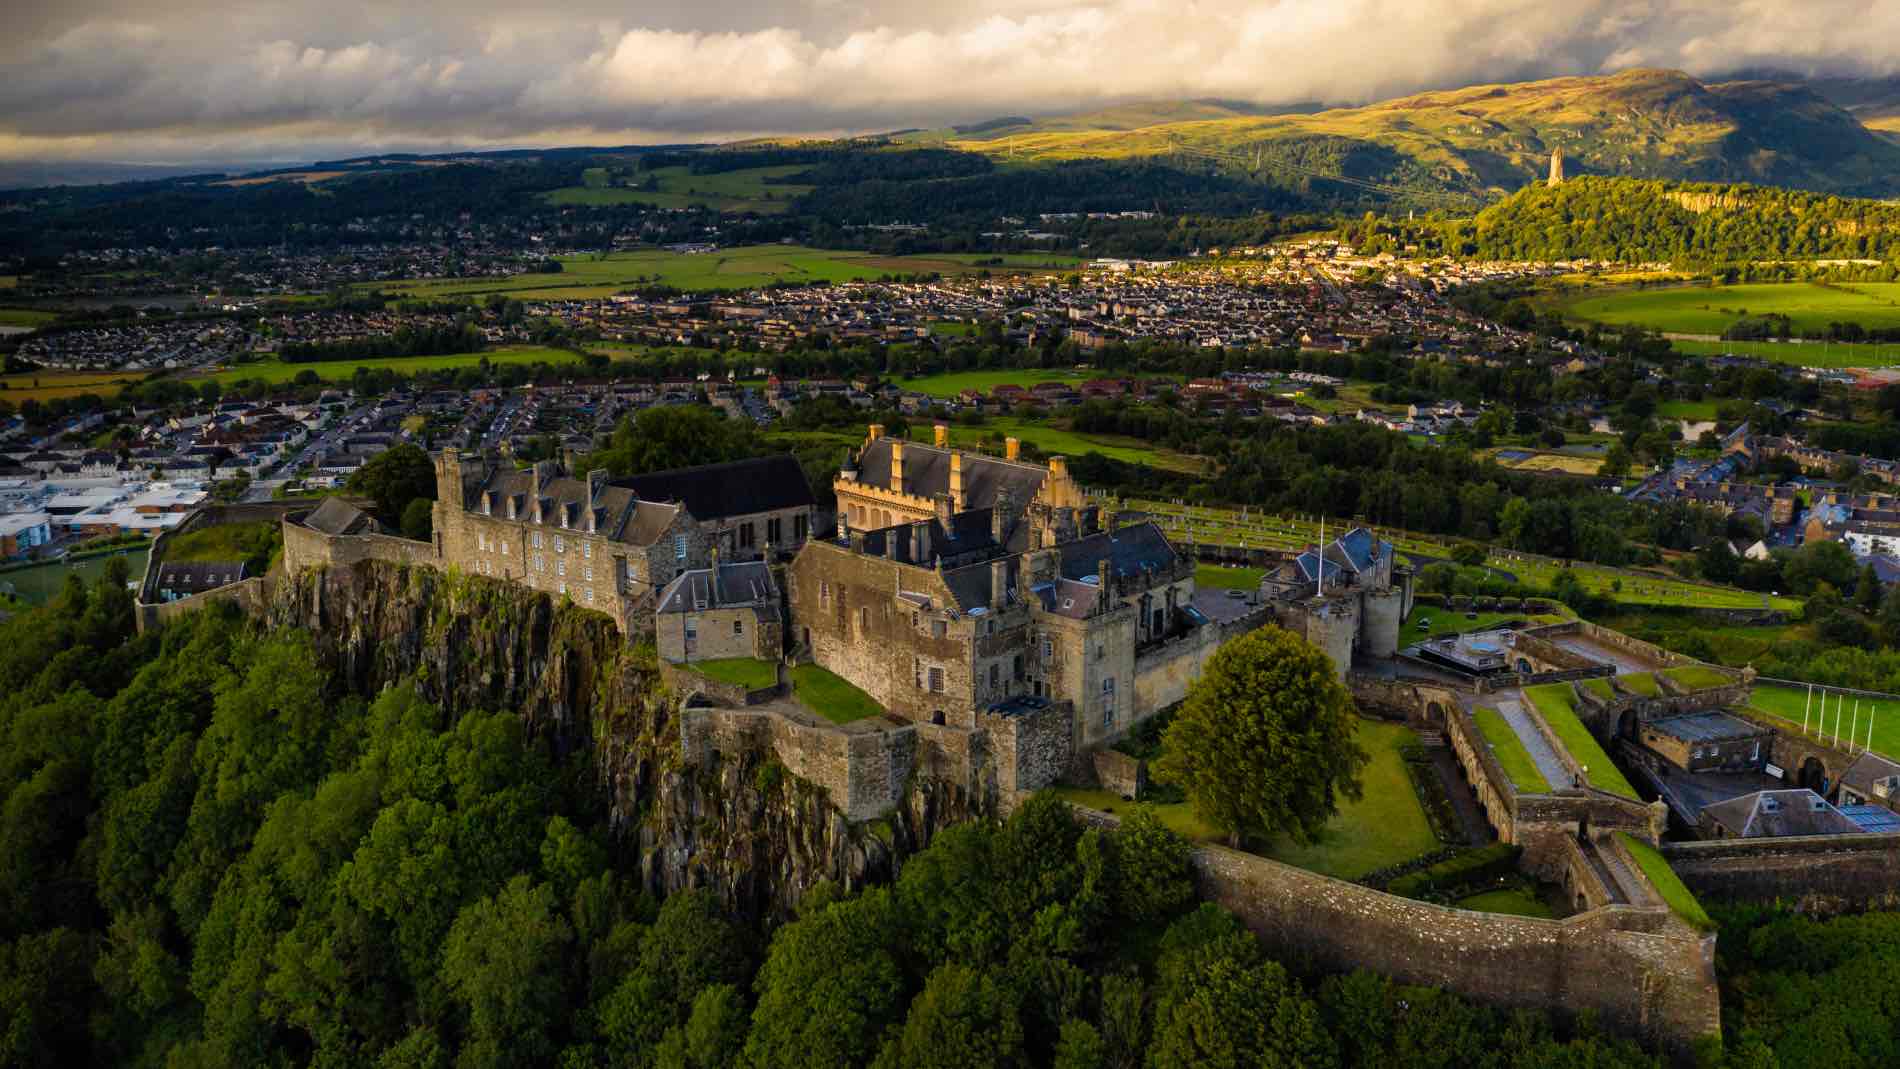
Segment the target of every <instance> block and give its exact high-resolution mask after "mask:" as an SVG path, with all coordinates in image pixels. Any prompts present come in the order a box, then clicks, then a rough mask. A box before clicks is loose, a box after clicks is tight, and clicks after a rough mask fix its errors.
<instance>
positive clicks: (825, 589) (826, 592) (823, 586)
mask: <svg viewBox="0 0 1900 1069" xmlns="http://www.w3.org/2000/svg"><path fill="white" fill-rule="evenodd" d="M818 604H820V605H829V604H831V584H830V583H829V582H825V581H823V580H820V581H819V583H818Z"/></svg>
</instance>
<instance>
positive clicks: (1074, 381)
mask: <svg viewBox="0 0 1900 1069" xmlns="http://www.w3.org/2000/svg"><path fill="white" fill-rule="evenodd" d="M938 325H939V326H946V327H967V326H969V324H967V323H944V324H938ZM931 329H932V330H933V331H934V330H935V329H936V328H935V327H934V326H933V327H932V328H931ZM1096 377H1098V376H1097V374H1096V373H1095V372H1090V371H1066V370H1061V369H1057V368H1019V369H1003V370H995V371H946V372H944V373H943V374H940V375H925V376H923V377H922V378H915V379H906V380H901V381H899V383H898V385H899V386H902V387H903V388H904V389H906V390H916V391H917V392H918V393H927V394H929V395H930V396H932V397H955V396H957V395H958V394H960V393H962V392H963V391H965V390H975V391H977V392H978V393H982V394H988V393H989V392H990V391H991V390H994V389H996V388H997V387H998V386H1006V385H1012V384H1013V385H1016V386H1021V387H1023V388H1025V389H1027V388H1028V387H1031V386H1034V385H1036V384H1037V383H1039V382H1066V383H1068V384H1070V385H1072V386H1080V385H1081V384H1082V383H1084V382H1087V381H1088V380H1089V379H1091V378H1096Z"/></svg>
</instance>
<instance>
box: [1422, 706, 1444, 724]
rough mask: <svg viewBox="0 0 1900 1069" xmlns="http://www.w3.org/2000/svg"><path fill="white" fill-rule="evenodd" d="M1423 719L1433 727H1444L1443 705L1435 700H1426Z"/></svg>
mask: <svg viewBox="0 0 1900 1069" xmlns="http://www.w3.org/2000/svg"><path fill="white" fill-rule="evenodd" d="M1425 720H1426V722H1428V723H1429V724H1431V726H1433V727H1444V726H1445V707H1444V706H1443V705H1440V704H1439V703H1437V702H1426V703H1425Z"/></svg>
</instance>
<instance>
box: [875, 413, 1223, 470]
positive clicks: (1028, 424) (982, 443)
mask: <svg viewBox="0 0 1900 1069" xmlns="http://www.w3.org/2000/svg"><path fill="white" fill-rule="evenodd" d="M933 433H934V432H933V431H932V430H931V427H930V425H929V424H925V423H919V424H915V425H913V426H912V427H911V429H910V436H911V438H912V439H914V440H916V441H921V442H928V441H930V440H931V437H932V434H933ZM1005 438H1015V439H1018V440H1019V441H1022V442H1025V443H1028V444H1031V445H1034V446H1035V447H1036V448H1037V449H1039V450H1041V451H1042V453H1043V455H1044V456H1057V455H1060V456H1068V457H1079V456H1081V455H1083V454H1084V453H1100V454H1101V455H1103V456H1105V457H1108V458H1110V459H1111V460H1122V461H1127V462H1128V463H1130V464H1146V465H1148V466H1149V467H1154V468H1161V469H1164V470H1167V471H1179V472H1184V473H1187V474H1191V475H1198V474H1200V473H1201V472H1202V471H1203V470H1205V468H1206V462H1205V461H1204V460H1202V459H1201V458H1200V457H1194V456H1189V455H1187V454H1185V453H1174V452H1170V451H1168V450H1165V449H1156V448H1155V447H1154V446H1152V445H1150V444H1149V443H1147V442H1144V441H1142V440H1141V439H1139V438H1124V437H1121V436H1120V435H1114V434H1082V433H1080V432H1077V431H1071V430H1064V429H1063V428H1061V427H1058V426H1055V425H1054V424H1050V423H1043V422H1041V421H1037V420H1026V419H1017V418H1015V417H1011V416H996V417H992V418H990V419H989V420H986V421H985V422H984V423H983V424H982V425H981V426H977V427H965V426H962V425H959V424H954V423H953V424H951V425H950V444H951V445H953V446H959V447H963V448H980V449H984V450H986V451H988V452H991V453H997V454H1001V453H1002V452H1003V439H1005Z"/></svg>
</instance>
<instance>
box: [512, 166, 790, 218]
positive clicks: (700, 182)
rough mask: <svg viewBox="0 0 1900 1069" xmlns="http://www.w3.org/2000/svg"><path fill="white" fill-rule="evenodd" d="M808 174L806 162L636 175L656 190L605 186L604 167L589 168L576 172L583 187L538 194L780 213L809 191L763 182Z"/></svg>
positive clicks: (563, 200) (595, 202)
mask: <svg viewBox="0 0 1900 1069" xmlns="http://www.w3.org/2000/svg"><path fill="white" fill-rule="evenodd" d="M809 170H811V165H810V164H790V165H787V166H781V167H748V168H746V169H744V170H739V171H726V172H723V173H720V174H694V173H692V172H691V171H690V170H688V169H687V168H685V167H661V168H658V169H656V170H653V171H646V172H641V177H642V180H644V179H645V177H646V176H647V175H651V176H652V177H653V178H654V179H656V180H657V182H658V185H659V189H657V190H643V189H629V188H627V187H625V186H609V185H608V184H607V181H608V176H607V169H606V168H604V167H590V168H588V169H587V170H586V171H584V172H582V174H581V181H582V183H583V184H582V185H578V186H569V187H567V188H566V189H557V190H555V191H553V192H552V193H544V194H542V196H543V197H544V198H545V199H546V200H547V201H548V202H549V203H551V204H573V205H586V206H589V207H597V206H601V205H609V204H646V205H650V206H652V207H655V208H690V207H693V206H695V205H704V206H706V207H708V208H712V209H714V210H716V211H722V212H760V213H771V212H782V211H784V210H785V209H786V208H787V207H789V206H790V202H791V201H792V200H793V199H794V198H797V197H801V196H803V195H805V194H806V193H809V192H811V190H812V187H811V186H808V185H795V184H772V183H767V182H766V179H768V178H784V177H787V176H789V175H794V174H798V173H799V172H800V171H809Z"/></svg>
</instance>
